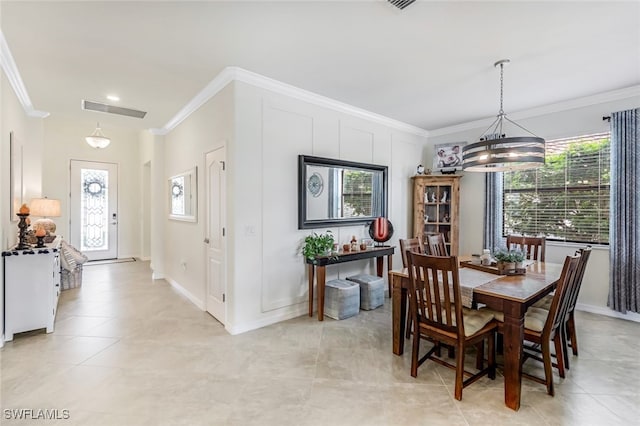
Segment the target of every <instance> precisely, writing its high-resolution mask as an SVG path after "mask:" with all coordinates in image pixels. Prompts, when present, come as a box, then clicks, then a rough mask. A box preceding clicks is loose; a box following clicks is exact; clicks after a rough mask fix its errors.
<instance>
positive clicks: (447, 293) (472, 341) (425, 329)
mask: <svg viewBox="0 0 640 426" xmlns="http://www.w3.org/2000/svg"><path fill="white" fill-rule="evenodd" d="M407 260H408V262H409V267H408V269H409V293H410V294H411V297H410V299H409V308H410V311H411V315H412V316H413V322H414V324H415V332H414V333H413V348H412V351H411V375H412V376H413V377H417V376H418V367H419V366H420V365H422V364H423V363H424V362H425V361H426V360H428V359H430V360H432V361H434V362H437V363H438V364H441V365H444V366H446V367H449V368H452V369H454V370H455V371H456V378H455V391H454V396H455V398H456V399H457V400H461V399H462V389H463V388H465V387H467V386H468V385H470V384H471V383H473V382H475V381H476V380H478V379H479V378H480V377H482V376H484V375H488V376H489V378H490V379H495V375H496V363H495V332H496V330H497V323H496V322H495V321H494V320H493V313H491V312H488V311H485V310H472V309H467V308H463V307H462V297H461V292H460V278H459V274H458V257H457V256H451V257H448V256H447V257H441V256H430V255H426V254H419V253H411V252H409V253H407ZM422 338H428V339H430V340H433V341H436V342H442V343H443V344H445V345H450V346H453V347H455V349H456V350H455V353H456V360H455V365H453V364H450V363H448V362H446V361H444V360H442V359H440V358H437V357H436V356H435V352H436V351H437V350H438V348H439V343H436V344H434V346H433V347H432V348H431V349H429V351H427V353H426V354H425V355H424V356H422V357H421V358H418V356H419V352H420V340H421V339H422ZM485 340H487V341H488V365H487V367H486V368H485V367H484V341H485ZM469 346H475V347H476V349H477V351H478V352H477V354H476V366H475V367H476V369H477V370H479V371H477V372H476V373H471V372H469V371H465V369H464V357H465V349H466V348H467V347H469ZM465 375H468V376H470V377H469V378H467V379H466V380H465V379H464V376H465Z"/></svg>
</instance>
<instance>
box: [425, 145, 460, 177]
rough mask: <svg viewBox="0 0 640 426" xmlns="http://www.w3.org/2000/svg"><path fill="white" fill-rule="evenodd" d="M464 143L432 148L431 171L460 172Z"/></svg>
mask: <svg viewBox="0 0 640 426" xmlns="http://www.w3.org/2000/svg"><path fill="white" fill-rule="evenodd" d="M466 144H467V143H466V142H454V143H446V144H439V145H435V146H434V155H433V170H434V171H439V172H442V173H455V171H456V170H462V147H463V146H465V145H466Z"/></svg>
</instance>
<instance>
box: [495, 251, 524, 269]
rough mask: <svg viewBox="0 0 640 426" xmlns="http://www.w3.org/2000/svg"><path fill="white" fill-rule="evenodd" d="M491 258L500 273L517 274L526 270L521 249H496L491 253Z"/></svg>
mask: <svg viewBox="0 0 640 426" xmlns="http://www.w3.org/2000/svg"><path fill="white" fill-rule="evenodd" d="M493 258H494V259H496V267H497V268H498V272H499V273H500V274H501V275H507V274H511V275H519V274H525V273H526V271H527V270H526V269H525V267H524V264H523V262H524V259H525V255H524V253H523V252H522V251H521V250H507V249H503V250H498V251H496V252H495V253H493Z"/></svg>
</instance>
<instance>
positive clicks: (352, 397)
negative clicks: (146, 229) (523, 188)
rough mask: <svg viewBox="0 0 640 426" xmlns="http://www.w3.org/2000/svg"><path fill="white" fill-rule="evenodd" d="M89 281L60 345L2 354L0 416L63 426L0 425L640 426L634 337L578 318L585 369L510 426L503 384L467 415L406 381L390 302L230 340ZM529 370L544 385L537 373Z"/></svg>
mask: <svg viewBox="0 0 640 426" xmlns="http://www.w3.org/2000/svg"><path fill="white" fill-rule="evenodd" d="M83 278H84V279H83V285H82V287H80V288H78V289H74V290H69V291H65V292H63V294H62V297H61V299H60V305H59V310H58V317H57V321H56V329H55V332H54V333H52V334H45V333H43V332H30V333H24V334H21V335H19V336H17V337H16V339H15V340H14V341H13V342H7V343H6V345H5V347H4V348H3V349H2V350H0V373H1V378H0V402H1V404H0V405H1V406H2V408H3V409H4V408H9V409H20V408H34V409H37V408H42V409H58V410H63V409H68V410H69V412H70V416H71V418H70V419H66V420H52V421H42V420H39V421H37V423H34V421H33V420H30V421H13V420H12V421H10V422H5V421H4V419H3V423H2V424H3V425H4V424H5V423H6V424H9V425H18V424H29V425H32V424H56V425H83V426H85V425H89V426H111V425H113V426H120V425H127V426H137V425H140V426H147V425H154V426H156V425H185V426H186V425H188V426H199V425H230V426H236V425H242V426H244V425H260V426H265V425H267V426H268V425H278V426H281V425H296V426H297V425H302V426H305V425H319V426H320V425H322V426H325V425H328V424H331V425H336V426H342V425H389V426H397V425H403V426H404V425H408V426H412V425H484V424H487V425H512V424H523V425H529V424H530V425H535V426H542V425H610V424H613V425H618V424H619V425H631V424H638V422H637V419H638V418H639V412H638V406H639V405H640V404H639V401H638V385H637V383H640V376H638V374H640V373H639V372H640V364H639V362H640V361H638V357H637V353H638V352H639V351H640V347H639V346H638V345H639V343H638V339H637V336H638V333H639V330H640V325H639V324H637V323H632V322H629V321H623V320H618V319H613V318H607V317H602V316H598V315H594V314H586V313H582V312H578V313H577V322H578V333H579V344H580V356H579V357H573V356H572V357H571V369H570V370H569V371H568V372H567V376H566V378H565V379H561V378H559V377H558V375H557V373H554V384H555V389H556V396H555V397H550V396H548V395H547V394H546V391H545V388H544V386H542V385H540V384H538V383H535V382H531V381H528V380H523V385H522V388H523V395H522V407H521V409H520V410H519V411H517V412H515V411H512V410H510V409H508V408H506V407H505V406H504V389H503V386H504V379H503V377H502V375H501V373H500V371H498V373H497V377H496V379H495V380H489V379H488V378H486V377H485V378H482V379H481V380H479V381H478V382H476V383H474V384H472V385H471V386H469V387H467V388H466V389H464V392H463V399H462V401H456V400H455V399H454V398H453V385H454V372H453V371H452V370H449V369H447V368H445V367H443V366H440V365H438V364H435V363H432V362H427V363H425V364H424V365H423V366H421V367H420V369H419V371H418V377H417V378H413V377H411V375H410V364H411V359H410V358H411V357H410V352H411V341H410V340H406V345H405V349H406V351H405V354H404V355H403V356H395V355H393V354H392V353H391V303H390V300H389V299H386V300H385V305H384V306H382V307H380V308H378V309H375V310H372V311H361V312H360V313H359V314H358V315H357V316H355V317H352V318H349V319H346V320H342V321H335V320H333V319H330V318H327V319H326V320H325V321H323V322H318V321H317V319H316V318H315V317H314V318H309V317H308V316H307V315H303V316H301V317H298V318H295V319H292V320H289V321H285V322H282V323H279V324H275V325H272V326H269V327H264V328H261V329H259V330H253V331H250V332H247V333H243V334H241V335H237V336H231V335H229V334H228V333H227V332H226V331H225V330H224V327H223V326H222V325H221V324H220V323H219V322H217V321H216V320H215V319H213V318H212V317H211V316H210V315H208V314H207V313H205V312H202V311H201V310H199V309H198V308H197V307H195V306H194V305H193V304H192V303H191V302H189V301H188V300H187V299H186V298H184V296H182V295H180V294H179V293H177V292H176V291H175V290H174V289H173V288H172V287H171V286H170V285H168V284H167V283H166V282H164V281H162V280H158V281H153V280H151V275H150V271H149V269H148V263H146V262H131V263H121V264H113V265H98V266H88V267H86V268H85V271H84V277H83ZM421 347H422V353H424V351H426V350H427V349H428V347H429V343H427V342H424V343H422V345H421ZM603 348H605V349H604V350H603ZM499 360H500V358H499ZM473 362H474V356H473V353H470V354H469V355H468V357H467V364H468V365H469V367H472V366H473ZM524 368H525V369H526V370H527V371H530V372H534V373H537V374H540V375H541V374H542V368H541V365H540V364H538V363H531V362H527V364H525V367H524ZM634 422H635V423H634Z"/></svg>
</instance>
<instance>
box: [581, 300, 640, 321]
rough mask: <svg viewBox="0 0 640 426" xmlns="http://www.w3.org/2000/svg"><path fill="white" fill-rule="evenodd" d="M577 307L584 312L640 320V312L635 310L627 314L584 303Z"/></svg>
mask: <svg viewBox="0 0 640 426" xmlns="http://www.w3.org/2000/svg"><path fill="white" fill-rule="evenodd" d="M576 309H577V310H579V311H583V312H591V313H592V314H598V315H604V316H607V317H612V318H620V319H625V320H629V321H634V322H640V314H636V313H634V312H628V313H627V314H621V313H620V312H616V311H614V310H613V309H609V308H605V307H602V306H593V305H585V304H584V303H578V304H577V305H576Z"/></svg>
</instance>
